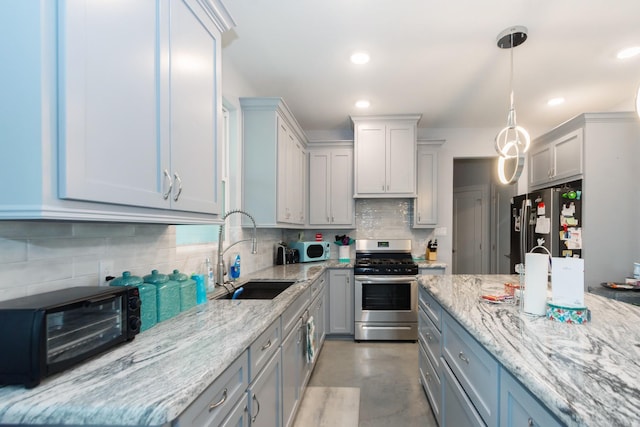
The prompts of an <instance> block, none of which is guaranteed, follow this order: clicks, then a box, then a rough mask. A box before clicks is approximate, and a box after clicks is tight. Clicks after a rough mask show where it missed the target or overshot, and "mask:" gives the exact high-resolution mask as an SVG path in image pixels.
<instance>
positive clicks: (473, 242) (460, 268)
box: [452, 186, 488, 274]
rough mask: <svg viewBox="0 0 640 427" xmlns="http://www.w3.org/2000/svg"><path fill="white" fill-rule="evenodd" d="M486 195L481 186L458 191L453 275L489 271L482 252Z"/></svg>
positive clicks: (455, 197) (454, 230)
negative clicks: (484, 263) (484, 267)
mask: <svg viewBox="0 0 640 427" xmlns="http://www.w3.org/2000/svg"><path fill="white" fill-rule="evenodd" d="M484 197H485V196H484V192H483V190H482V187H480V186H478V187H464V188H460V189H455V190H454V193H453V259H452V260H453V268H452V272H453V274H481V273H486V271H483V254H482V251H483V238H482V236H483V224H484V222H485V218H484V215H485V214H484V211H485V208H484V206H483V205H484V204H485V202H484ZM487 252H488V251H487Z"/></svg>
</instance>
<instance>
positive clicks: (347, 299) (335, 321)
mask: <svg viewBox="0 0 640 427" xmlns="http://www.w3.org/2000/svg"><path fill="white" fill-rule="evenodd" d="M354 308H355V307H354V302H353V278H352V271H350V270H348V269H344V270H342V269H340V270H330V271H329V333H330V334H350V335H352V334H353V332H354V319H353V314H354Z"/></svg>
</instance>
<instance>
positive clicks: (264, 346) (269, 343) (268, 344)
mask: <svg viewBox="0 0 640 427" xmlns="http://www.w3.org/2000/svg"><path fill="white" fill-rule="evenodd" d="M269 347H271V339H269V341H268V342H267V343H266V344H265V345H263V346H262V348H261V349H260V350H261V351H265V350H266V349H268V348H269Z"/></svg>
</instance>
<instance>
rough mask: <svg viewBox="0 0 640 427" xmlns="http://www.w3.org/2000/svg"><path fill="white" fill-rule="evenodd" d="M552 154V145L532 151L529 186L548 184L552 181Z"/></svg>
mask: <svg viewBox="0 0 640 427" xmlns="http://www.w3.org/2000/svg"><path fill="white" fill-rule="evenodd" d="M552 154H553V152H552V149H551V146H550V145H546V146H543V147H540V148H539V149H536V150H535V151H531V154H530V155H529V186H536V185H542V184H546V183H547V182H549V180H551V177H552V171H551V155H552Z"/></svg>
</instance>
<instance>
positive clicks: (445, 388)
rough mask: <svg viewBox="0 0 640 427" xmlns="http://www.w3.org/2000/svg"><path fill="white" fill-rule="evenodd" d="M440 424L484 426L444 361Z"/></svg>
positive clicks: (456, 426) (453, 426) (463, 426)
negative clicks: (442, 402) (442, 403)
mask: <svg viewBox="0 0 640 427" xmlns="http://www.w3.org/2000/svg"><path fill="white" fill-rule="evenodd" d="M442 398H443V399H444V407H443V408H442V425H443V426H447V427H448V426H451V427H485V423H484V422H483V421H482V417H481V416H480V414H478V411H476V408H474V406H473V404H472V403H471V401H470V400H469V398H468V397H467V395H466V394H465V392H464V390H463V389H462V387H461V386H460V384H459V383H458V381H457V380H456V377H455V376H454V375H453V373H452V372H451V369H449V366H447V364H446V363H443V364H442Z"/></svg>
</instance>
